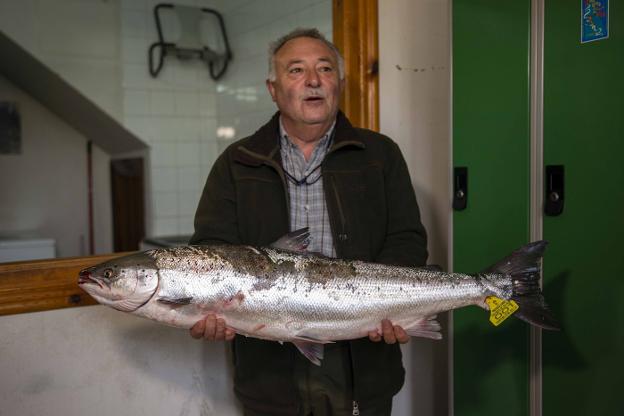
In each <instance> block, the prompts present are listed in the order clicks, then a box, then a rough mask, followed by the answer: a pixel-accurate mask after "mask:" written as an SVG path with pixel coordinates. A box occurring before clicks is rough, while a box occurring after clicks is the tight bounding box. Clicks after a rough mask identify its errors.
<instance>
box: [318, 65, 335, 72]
mask: <svg viewBox="0 0 624 416" xmlns="http://www.w3.org/2000/svg"><path fill="white" fill-rule="evenodd" d="M333 70H334V68H332V67H331V66H323V67H321V72H332V71H333Z"/></svg>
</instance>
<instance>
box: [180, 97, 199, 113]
mask: <svg viewBox="0 0 624 416" xmlns="http://www.w3.org/2000/svg"><path fill="white" fill-rule="evenodd" d="M175 113H176V114H177V115H185V116H196V115H199V94H198V93H197V92H194V91H188V92H187V91H177V92H175Z"/></svg>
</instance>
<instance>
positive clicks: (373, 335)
mask: <svg viewBox="0 0 624 416" xmlns="http://www.w3.org/2000/svg"><path fill="white" fill-rule="evenodd" d="M368 339H370V340H371V341H373V342H379V341H381V334H380V333H379V332H377V331H370V332H369V333H368Z"/></svg>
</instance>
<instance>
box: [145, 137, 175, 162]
mask: <svg viewBox="0 0 624 416" xmlns="http://www.w3.org/2000/svg"><path fill="white" fill-rule="evenodd" d="M151 157H152V168H156V167H175V166H176V160H177V156H176V144H175V142H162V143H158V145H155V146H153V147H152V149H151Z"/></svg>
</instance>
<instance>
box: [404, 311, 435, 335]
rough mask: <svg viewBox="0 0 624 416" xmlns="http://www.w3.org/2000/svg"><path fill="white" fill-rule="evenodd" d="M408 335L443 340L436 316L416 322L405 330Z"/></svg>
mask: <svg viewBox="0 0 624 416" xmlns="http://www.w3.org/2000/svg"><path fill="white" fill-rule="evenodd" d="M404 329H405V332H406V333H407V335H410V336H412V337H421V338H430V339H442V333H441V332H440V329H441V326H440V323H439V322H438V321H437V320H436V316H435V315H434V316H428V317H425V318H423V319H420V320H418V321H416V322H415V323H414V324H413V325H411V326H409V327H408V328H404Z"/></svg>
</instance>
